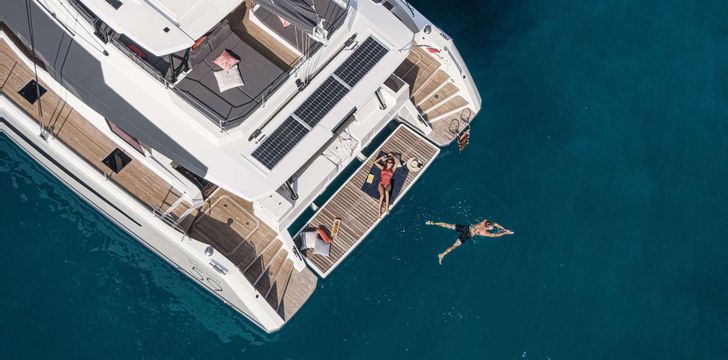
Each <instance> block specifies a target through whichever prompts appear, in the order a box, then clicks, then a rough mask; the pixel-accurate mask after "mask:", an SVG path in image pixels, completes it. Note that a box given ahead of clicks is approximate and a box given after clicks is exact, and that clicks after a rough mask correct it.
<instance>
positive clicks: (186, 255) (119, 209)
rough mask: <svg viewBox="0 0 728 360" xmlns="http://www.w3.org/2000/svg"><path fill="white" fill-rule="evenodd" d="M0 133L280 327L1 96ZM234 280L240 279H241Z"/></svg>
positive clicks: (199, 277)
mask: <svg viewBox="0 0 728 360" xmlns="http://www.w3.org/2000/svg"><path fill="white" fill-rule="evenodd" d="M0 133H2V134H3V135H6V136H7V137H8V138H10V139H11V140H12V141H13V142H14V143H15V144H17V145H18V147H19V148H20V149H22V150H23V151H24V152H25V153H27V154H28V155H29V156H30V157H32V158H33V159H34V160H35V161H36V162H37V163H38V164H40V165H41V166H43V168H45V169H46V170H47V171H48V172H49V173H51V174H52V175H53V176H54V177H56V178H57V179H58V180H59V181H61V183H63V184H64V185H65V186H66V187H67V188H69V189H70V190H72V191H73V192H74V193H75V194H76V195H78V196H79V197H80V198H81V199H82V200H84V201H85V202H87V203H88V204H89V205H91V206H93V207H94V208H95V209H96V210H97V211H98V212H99V213H101V214H102V215H104V216H105V217H106V218H108V219H109V220H110V221H111V222H113V223H114V224H116V226H118V227H119V228H121V229H122V230H124V231H125V232H127V233H128V234H129V235H131V236H132V237H134V239H136V240H137V241H139V243H141V244H142V245H144V246H145V247H146V248H147V249H149V250H150V251H152V252H153V253H155V254H156V255H157V256H159V257H160V258H161V259H163V260H164V261H165V262H167V263H168V264H169V265H171V266H172V267H174V268H175V269H177V270H179V271H180V272H181V273H183V274H184V275H186V276H187V277H188V278H190V279H191V280H193V281H194V282H195V283H197V284H199V285H200V286H201V287H202V288H204V289H206V290H207V291H208V292H209V293H210V294H212V295H214V296H215V297H217V298H218V299H220V300H221V301H222V302H224V303H225V304H227V305H229V306H230V307H231V308H233V309H234V310H236V311H237V312H239V313H240V314H241V315H243V316H244V317H245V318H247V319H248V320H250V321H251V322H252V323H253V324H255V325H257V326H258V327H259V328H261V329H262V330H264V331H265V332H267V333H271V332H274V331H276V330H278V329H279V328H280V327H281V326H282V322H280V321H278V322H276V321H275V320H274V319H266V318H261V317H257V316H255V313H254V312H253V311H251V309H250V308H249V307H248V306H247V305H246V302H248V301H254V299H252V298H253V296H252V295H251V296H245V295H246V294H243V296H241V295H240V293H241V292H243V291H244V289H234V286H235V284H233V283H231V282H232V281H231V280H235V279H230V280H228V277H230V276H231V274H227V275H226V276H225V278H223V277H222V276H220V275H218V274H216V273H215V272H212V271H210V270H209V268H210V267H209V266H208V265H207V264H206V263H203V262H202V261H200V259H198V258H196V257H195V256H193V255H191V254H190V252H189V251H188V249H185V248H183V247H181V246H179V244H180V243H181V242H182V241H183V236H182V234H177V235H176V237H175V235H174V234H170V231H169V230H168V229H164V228H161V227H160V226H159V225H160V224H157V223H158V222H159V221H160V220H159V219H158V218H156V217H155V216H154V215H153V214H152V213H151V212H150V211H143V212H140V211H139V209H134V208H132V207H129V206H126V205H125V204H124V203H125V201H124V199H121V198H119V197H118V195H117V194H115V192H116V191H114V189H110V188H108V187H109V182H108V181H106V180H104V179H103V177H101V175H99V174H98V173H96V174H93V175H95V176H93V175H92V176H89V174H87V172H86V171H85V170H86V169H82V168H79V167H78V166H77V164H74V163H73V161H69V160H68V159H67V158H66V156H67V155H65V154H61V153H60V152H59V151H58V149H57V145H59V144H51V143H49V142H48V141H46V140H44V139H43V138H42V137H41V136H40V135H39V134H40V129H39V127H38V126H37V124H35V123H32V120H31V119H30V118H29V117H28V116H27V115H26V114H24V113H22V112H21V111H20V110H19V109H18V108H17V107H15V105H14V104H12V103H10V102H9V101H8V100H7V98H5V97H4V96H3V95H1V94H0ZM171 232H172V233H174V231H171ZM236 280H238V281H240V282H242V281H244V279H242V278H241V279H236ZM246 297H250V299H246Z"/></svg>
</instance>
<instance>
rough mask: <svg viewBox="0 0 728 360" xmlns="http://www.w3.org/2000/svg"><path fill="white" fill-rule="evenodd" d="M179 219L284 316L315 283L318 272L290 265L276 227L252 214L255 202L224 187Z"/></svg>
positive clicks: (303, 299) (298, 303)
mask: <svg viewBox="0 0 728 360" xmlns="http://www.w3.org/2000/svg"><path fill="white" fill-rule="evenodd" d="M180 225H181V226H182V228H183V229H184V230H185V231H186V232H187V234H188V235H189V236H190V237H191V238H193V239H195V240H199V241H202V242H204V243H206V244H210V245H212V247H213V248H214V249H215V250H216V251H218V252H220V253H221V254H223V255H225V257H226V258H227V259H228V260H230V261H231V262H232V263H233V264H235V266H237V267H238V269H240V271H241V272H242V273H243V275H245V277H246V278H247V279H248V281H250V283H251V284H253V286H254V287H255V289H256V290H257V291H258V293H259V294H260V295H261V296H263V297H265V299H266V300H267V301H268V304H269V305H270V306H271V307H272V308H273V309H274V310H276V311H278V314H279V315H280V316H281V318H282V319H283V320H284V321H286V320H288V319H290V318H291V317H292V316H293V315H294V314H295V313H296V311H298V309H300V308H301V306H302V305H303V304H304V303H305V302H306V300H308V298H309V297H310V296H311V294H312V293H313V291H314V290H315V289H316V276H315V275H314V274H313V273H312V272H311V270H309V269H308V268H304V269H303V270H301V271H298V270H296V269H294V267H293V261H292V260H291V259H290V258H289V253H288V250H286V248H285V247H284V246H283V243H282V242H281V240H279V239H277V236H278V234H277V233H276V231H275V230H273V229H271V228H270V227H269V226H268V225H266V224H265V223H264V222H262V221H260V219H258V218H257V217H255V215H254V214H253V204H252V203H250V202H248V201H245V200H244V199H242V198H240V197H238V196H236V195H234V194H232V193H230V192H228V191H226V190H225V189H217V190H216V191H215V192H214V193H213V194H212V195H211V196H210V197H209V198H208V199H207V200H206V201H205V203H204V204H203V205H202V206H201V207H200V208H199V209H197V210H194V211H193V212H192V214H190V215H189V216H187V217H186V218H185V219H184V220H183V221H182V223H181V224H180Z"/></svg>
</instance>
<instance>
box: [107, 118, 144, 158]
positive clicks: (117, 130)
mask: <svg viewBox="0 0 728 360" xmlns="http://www.w3.org/2000/svg"><path fill="white" fill-rule="evenodd" d="M106 123H107V124H108V125H109V129H111V131H112V132H113V133H114V134H116V135H117V136H119V137H120V138H121V139H122V140H124V141H126V143H127V144H129V145H131V147H133V148H134V150H136V151H138V152H139V153H140V154H142V155H144V148H142V144H141V143H140V142H139V140H137V138H135V137H133V136H131V135H130V134H129V133H127V132H126V131H124V130H122V129H121V128H120V127H118V126H116V124H114V123H113V122H111V121H109V119H106Z"/></svg>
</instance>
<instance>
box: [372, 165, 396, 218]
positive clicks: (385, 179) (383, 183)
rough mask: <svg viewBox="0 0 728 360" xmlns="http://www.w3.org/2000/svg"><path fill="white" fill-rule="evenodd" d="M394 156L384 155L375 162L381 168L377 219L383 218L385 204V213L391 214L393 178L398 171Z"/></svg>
mask: <svg viewBox="0 0 728 360" xmlns="http://www.w3.org/2000/svg"><path fill="white" fill-rule="evenodd" d="M394 160H395V158H394V155H393V154H391V153H389V154H384V155H382V156H380V157H379V159H377V161H375V162H374V165H376V166H377V167H378V168H379V171H380V174H381V175H379V186H378V189H379V206H377V217H381V216H382V203H384V213H385V214H387V213H389V194H390V193H391V192H392V176H394V172H395V171H397V167H396V166H395V161H394Z"/></svg>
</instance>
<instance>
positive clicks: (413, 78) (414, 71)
mask: <svg viewBox="0 0 728 360" xmlns="http://www.w3.org/2000/svg"><path fill="white" fill-rule="evenodd" d="M394 74H395V75H397V76H398V77H400V78H401V79H402V80H404V81H405V82H406V83H407V84H409V87H410V100H411V101H412V103H413V104H415V106H416V108H417V110H419V112H420V115H421V116H422V118H424V119H425V120H426V121H427V122H428V123H429V124H430V126H431V127H432V132H431V133H430V134H428V135H427V136H428V137H429V138H430V139H431V140H433V141H434V142H435V143H437V144H438V145H441V146H444V145H447V144H449V143H450V142H452V141H453V140H454V139H455V138H456V137H457V136H458V134H459V133H460V132H461V131H462V130H464V129H465V127H467V125H468V124H470V121H471V120H472V116H473V110H472V108H471V107H470V104H469V103H468V101H467V100H465V98H463V97H462V96H461V89H459V88H458V87H457V86H456V85H455V84H454V82H453V81H452V79H451V77H450V76H449V75H448V73H447V72H446V71H445V70H443V69H442V63H441V62H440V59H438V58H437V57H436V56H433V55H432V54H430V53H428V52H427V51H426V50H424V49H423V48H414V49H412V50H411V51H410V53H409V55H408V56H407V58H406V59H405V60H404V62H402V64H401V65H400V66H399V67H398V68H397V69H396V70H395V71H394Z"/></svg>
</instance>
